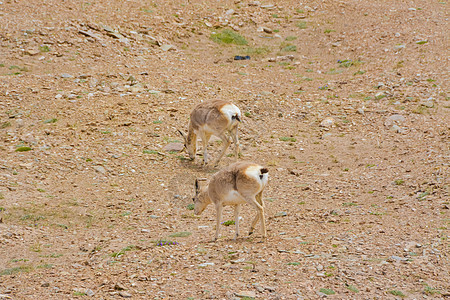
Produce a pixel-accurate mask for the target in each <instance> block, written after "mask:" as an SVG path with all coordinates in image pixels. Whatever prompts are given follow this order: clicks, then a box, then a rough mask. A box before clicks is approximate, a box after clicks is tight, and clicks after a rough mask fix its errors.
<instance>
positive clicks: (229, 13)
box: [225, 9, 234, 15]
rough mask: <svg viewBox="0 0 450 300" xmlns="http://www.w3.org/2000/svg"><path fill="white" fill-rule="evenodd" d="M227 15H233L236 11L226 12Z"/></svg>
mask: <svg viewBox="0 0 450 300" xmlns="http://www.w3.org/2000/svg"><path fill="white" fill-rule="evenodd" d="M225 14H226V15H232V14H234V9H229V10H227V11H226V12H225Z"/></svg>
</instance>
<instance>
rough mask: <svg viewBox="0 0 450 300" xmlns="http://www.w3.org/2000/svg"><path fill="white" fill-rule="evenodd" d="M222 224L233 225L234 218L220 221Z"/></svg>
mask: <svg viewBox="0 0 450 300" xmlns="http://www.w3.org/2000/svg"><path fill="white" fill-rule="evenodd" d="M222 225H224V226H230V225H234V220H228V221H225V222H222Z"/></svg>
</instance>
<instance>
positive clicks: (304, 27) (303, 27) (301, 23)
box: [296, 22, 308, 29]
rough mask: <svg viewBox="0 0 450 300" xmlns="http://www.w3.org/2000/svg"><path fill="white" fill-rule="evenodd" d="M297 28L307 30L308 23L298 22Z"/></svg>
mask: <svg viewBox="0 0 450 300" xmlns="http://www.w3.org/2000/svg"><path fill="white" fill-rule="evenodd" d="M296 26H297V27H298V28H300V29H306V28H307V27H308V25H307V24H306V22H298V23H297V24H296Z"/></svg>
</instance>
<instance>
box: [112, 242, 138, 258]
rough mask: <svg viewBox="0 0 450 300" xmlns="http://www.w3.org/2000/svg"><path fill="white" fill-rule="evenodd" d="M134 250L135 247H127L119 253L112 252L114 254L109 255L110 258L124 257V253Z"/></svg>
mask: <svg viewBox="0 0 450 300" xmlns="http://www.w3.org/2000/svg"><path fill="white" fill-rule="evenodd" d="M135 248H136V246H134V245H130V246H127V247H125V248H123V249H122V250H120V251H119V252H114V253H112V254H110V256H111V257H114V258H117V257H119V256H122V255H124V254H125V252H127V251H131V250H133V249H135Z"/></svg>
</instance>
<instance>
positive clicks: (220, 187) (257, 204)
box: [194, 162, 268, 240]
mask: <svg viewBox="0 0 450 300" xmlns="http://www.w3.org/2000/svg"><path fill="white" fill-rule="evenodd" d="M261 169H262V170H263V171H262V172H264V173H261ZM256 171H257V172H258V173H257V172H256ZM267 172H268V171H267V169H265V168H263V167H262V166H259V165H257V164H254V163H250V162H237V163H234V164H231V165H229V166H228V167H225V168H223V169H222V170H220V171H219V172H217V173H216V174H214V175H213V176H212V177H211V180H210V182H209V184H208V185H207V186H204V187H202V188H200V187H198V184H197V183H196V195H195V197H194V204H195V205H194V209H195V214H196V215H199V214H201V213H202V212H203V211H204V210H205V208H206V207H207V206H208V205H209V204H210V203H213V204H214V206H215V208H216V212H217V225H216V235H215V239H214V240H217V239H218V237H219V229H220V222H221V219H222V210H223V207H224V206H226V205H231V206H234V217H235V226H236V235H235V238H237V237H238V236H239V212H240V209H241V205H242V204H245V203H248V204H250V205H251V206H253V207H254V208H255V209H256V210H257V214H256V217H255V218H254V219H253V221H252V224H251V227H250V232H249V234H252V233H253V230H254V228H255V225H256V223H257V222H258V221H261V233H262V236H263V237H264V238H265V237H266V235H267V232H266V224H265V219H264V202H263V201H262V193H263V191H264V188H265V185H266V184H267V179H268V174H267ZM249 174H250V175H249ZM252 174H253V175H252ZM255 174H259V175H257V176H256V177H255V176H254V175H255ZM260 175H261V176H263V179H261V178H260V177H259V176H260Z"/></svg>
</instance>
